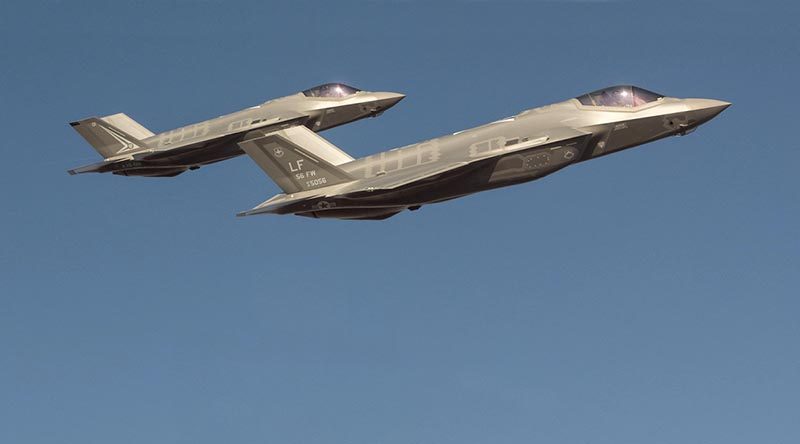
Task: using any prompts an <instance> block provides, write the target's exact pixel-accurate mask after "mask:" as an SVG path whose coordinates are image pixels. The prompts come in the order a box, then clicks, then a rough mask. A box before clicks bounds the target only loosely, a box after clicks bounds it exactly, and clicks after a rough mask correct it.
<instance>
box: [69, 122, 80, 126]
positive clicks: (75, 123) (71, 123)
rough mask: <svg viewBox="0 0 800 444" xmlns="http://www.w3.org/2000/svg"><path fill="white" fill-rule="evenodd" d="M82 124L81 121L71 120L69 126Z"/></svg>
mask: <svg viewBox="0 0 800 444" xmlns="http://www.w3.org/2000/svg"><path fill="white" fill-rule="evenodd" d="M80 124H81V123H80V122H70V123H69V126H78V125H80Z"/></svg>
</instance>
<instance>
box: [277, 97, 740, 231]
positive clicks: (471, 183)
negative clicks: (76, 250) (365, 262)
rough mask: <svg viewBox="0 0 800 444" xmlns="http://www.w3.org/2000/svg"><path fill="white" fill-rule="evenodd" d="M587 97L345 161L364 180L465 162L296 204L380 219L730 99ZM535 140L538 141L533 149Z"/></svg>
mask: <svg viewBox="0 0 800 444" xmlns="http://www.w3.org/2000/svg"><path fill="white" fill-rule="evenodd" d="M627 88H631V87H627ZM587 97H588V95H587ZM598 101H599V99H598ZM583 102H586V103H582V101H581V98H575V99H570V100H566V101H563V102H559V103H555V104H552V105H547V106H543V107H539V108H534V109H530V110H527V111H524V112H522V113H520V114H517V115H515V116H512V117H509V118H505V119H501V120H498V121H495V122H492V123H489V124H486V125H483V126H479V127H476V128H472V129H468V130H464V131H459V132H456V133H453V134H449V135H446V136H442V137H438V138H435V139H431V140H427V141H424V142H421V143H416V144H413V145H408V146H405V147H401V148H396V149H392V150H389V151H384V152H381V153H377V154H374V155H370V156H367V157H364V158H360V159H357V160H354V161H352V162H349V163H346V164H343V165H340V168H342V169H343V170H344V171H346V172H348V173H349V174H351V175H352V176H354V177H355V178H356V179H357V180H358V179H366V180H369V179H371V178H375V177H378V176H386V177H389V176H391V175H392V174H406V175H408V174H413V172H414V171H415V170H419V171H420V172H422V171H430V170H431V168H432V165H436V164H442V165H448V164H455V163H459V162H463V163H464V164H465V166H464V167H463V168H459V169H455V170H453V171H449V172H448V173H446V174H441V175H436V176H434V177H426V178H424V179H423V180H420V181H418V182H415V183H411V184H409V185H408V186H405V187H402V188H399V189H396V190H392V191H390V192H380V193H378V192H375V193H368V192H367V193H361V194H358V195H355V196H354V195H349V196H340V197H338V198H333V199H330V198H326V202H325V204H326V207H331V208H330V209H327V210H326V211H314V210H317V209H318V208H317V207H314V206H313V205H312V206H310V207H309V206H308V205H306V208H308V209H309V210H311V211H307V212H304V211H292V212H294V213H295V214H299V215H307V216H313V217H336V218H354V219H362V218H366V219H380V218H383V217H388V216H391V215H393V214H396V213H397V212H398V211H402V210H403V209H416V208H419V206H421V205H425V204H430V203H435V202H440V201H444V200H449V199H453V198H456V197H460V196H464V195H468V194H471V193H475V192H479V191H483V190H488V189H492V188H497V187H502V186H507V185H513V184H517V183H522V182H527V181H531V180H535V179H538V178H541V177H543V176H546V175H548V174H551V173H553V172H555V171H558V170H560V169H561V168H564V167H566V166H568V165H571V164H574V163H577V162H581V161H585V160H589V159H593V158H595V157H599V156H604V155H607V154H611V153H614V152H618V151H621V150H624V149H627V148H631V147H634V146H637V145H641V144H643V143H647V142H651V141H654V140H657V139H661V138H664V137H668V136H673V135H683V134H687V133H689V132H691V131H693V130H694V129H695V128H696V127H697V126H699V125H701V124H703V123H705V122H707V121H708V120H710V119H712V118H713V117H714V116H716V115H717V114H719V113H720V112H722V111H723V110H724V109H725V108H727V107H728V106H729V105H730V104H729V103H727V102H722V101H717V100H710V99H679V98H671V97H663V96H658V97H657V98H653V99H652V100H651V101H649V102H646V103H638V104H633V103H632V104H631V106H598V105H596V104H595V102H592V101H588V100H584V101H583ZM564 130H571V131H577V132H580V133H586V134H587V136H586V137H585V138H583V139H581V140H580V141H578V142H573V143H571V144H564V145H558V146H548V147H546V148H537V147H536V146H537V141H540V142H541V143H539V145H541V144H545V143H546V142H547V139H548V138H549V137H552V135H553V134H555V133H558V132H559V131H564ZM528 145H531V148H530V149H525V148H524V147H526V146H528ZM520 147H522V149H520ZM476 159H481V160H480V161H475V160H476ZM297 209H298V208H295V209H294V210H297ZM362 216H363V217H362Z"/></svg>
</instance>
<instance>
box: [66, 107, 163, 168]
mask: <svg viewBox="0 0 800 444" xmlns="http://www.w3.org/2000/svg"><path fill="white" fill-rule="evenodd" d="M70 125H72V127H73V128H75V131H77V132H78V134H80V135H81V136H83V138H84V139H86V141H87V142H89V144H90V145H92V147H93V148H94V149H95V150H97V152H98V153H100V155H102V156H103V157H104V158H106V159H107V158H109V157H115V156H119V155H123V154H125V153H127V152H130V151H137V150H140V149H142V148H146V145H145V144H144V143H143V142H142V141H141V139H146V138H147V137H150V136H152V135H153V133H151V132H150V131H148V130H147V129H146V128H145V127H143V126H142V125H140V124H138V123H136V121H134V120H133V119H131V118H130V117H128V116H126V115H125V114H122V113H120V114H114V115H111V116H106V117H102V118H97V117H90V118H88V119H84V120H79V121H77V122H71V123H70Z"/></svg>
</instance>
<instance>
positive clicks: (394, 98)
mask: <svg viewBox="0 0 800 444" xmlns="http://www.w3.org/2000/svg"><path fill="white" fill-rule="evenodd" d="M375 96H376V97H377V99H378V100H377V101H376V104H377V105H378V106H379V107H380V109H381V110H382V111H385V110H387V109H389V108H391V107H393V106H395V105H397V103H398V102H400V101H401V100H403V99H404V98H405V97H406V96H405V95H404V94H400V93H393V92H380V93H376V94H375Z"/></svg>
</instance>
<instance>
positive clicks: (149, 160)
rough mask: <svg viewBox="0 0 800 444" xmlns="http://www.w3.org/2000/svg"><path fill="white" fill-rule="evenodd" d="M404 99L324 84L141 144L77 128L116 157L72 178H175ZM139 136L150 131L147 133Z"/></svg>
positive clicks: (107, 125) (83, 124)
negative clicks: (271, 137) (282, 134)
mask: <svg viewBox="0 0 800 444" xmlns="http://www.w3.org/2000/svg"><path fill="white" fill-rule="evenodd" d="M403 97H404V96H403V95H402V94H398V93H391V92H371V91H361V90H358V89H356V88H353V87H350V86H347V85H344V84H325V85H319V86H317V87H314V88H311V89H308V90H305V91H302V92H299V93H297V94H293V95H290V96H286V97H281V98H278V99H273V100H270V101H267V102H265V103H262V104H260V105H256V106H252V107H250V108H247V109H244V110H241V111H237V112H234V113H231V114H226V115H223V116H220V117H217V118H214V119H210V120H206V121H203V122H199V123H195V124H192V125H187V126H183V127H180V128H176V129H173V130H169V131H165V132H162V133H159V134H152V133H149V134H150V136H148V137H145V138H141V139H135V138H134V137H133V136H131V135H130V134H127V133H126V132H125V131H124V129H120V128H116V127H114V126H113V122H112V121H111V120H106V119H107V118H101V119H102V120H98V119H94V118H92V119H89V120H85V121H78V122H73V123H72V126H73V127H76V129H77V130H78V132H79V133H81V134H82V135H84V137H87V136H88V139H87V140H88V141H89V142H90V143H92V145H93V146H94V147H95V149H97V150H98V151H101V153H107V152H108V151H109V150H111V151H112V154H110V155H106V156H105V157H106V159H105V160H104V162H101V163H99V164H93V165H89V166H87V167H82V168H78V169H75V170H71V171H70V172H71V173H73V174H75V173H83V172H101V173H102V172H111V173H113V174H118V175H125V176H149V177H170V176H175V175H177V174H180V173H182V172H184V171H186V170H193V169H197V168H199V167H201V166H203V165H208V164H211V163H215V162H219V161H221V160H225V159H229V158H231V157H235V156H238V155H241V154H243V153H242V151H241V149H240V148H239V146H238V143H239V142H242V141H244V140H248V139H250V138H253V137H259V136H260V135H263V134H264V133H267V132H271V131H276V130H280V129H283V128H287V127H290V126H295V125H304V126H306V127H308V128H309V129H310V130H312V131H315V132H318V131H324V130H326V129H330V128H333V127H336V126H339V125H344V124H346V123H350V122H353V121H356V120H360V119H363V118H366V117H375V116H378V115H380V114H381V113H383V112H384V111H386V110H387V109H389V108H391V107H392V106H394V105H395V104H396V103H398V102H399V101H400V100H402V98H403ZM109 117H114V116H109ZM125 117H126V118H127V116H125ZM103 120H105V121H103ZM87 124H90V126H88V125H87ZM141 130H142V131H146V130H145V129H144V128H141ZM103 131H105V132H103ZM108 134H111V135H113V136H114V138H115V139H116V140H112V144H116V142H117V141H120V142H121V143H119V147H120V149H119V150H117V149H116V148H111V147H110V146H108V144H106V145H103V143H102V138H103V137H108ZM98 137H99V138H100V139H99V140H98ZM98 145H100V146H98Z"/></svg>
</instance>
